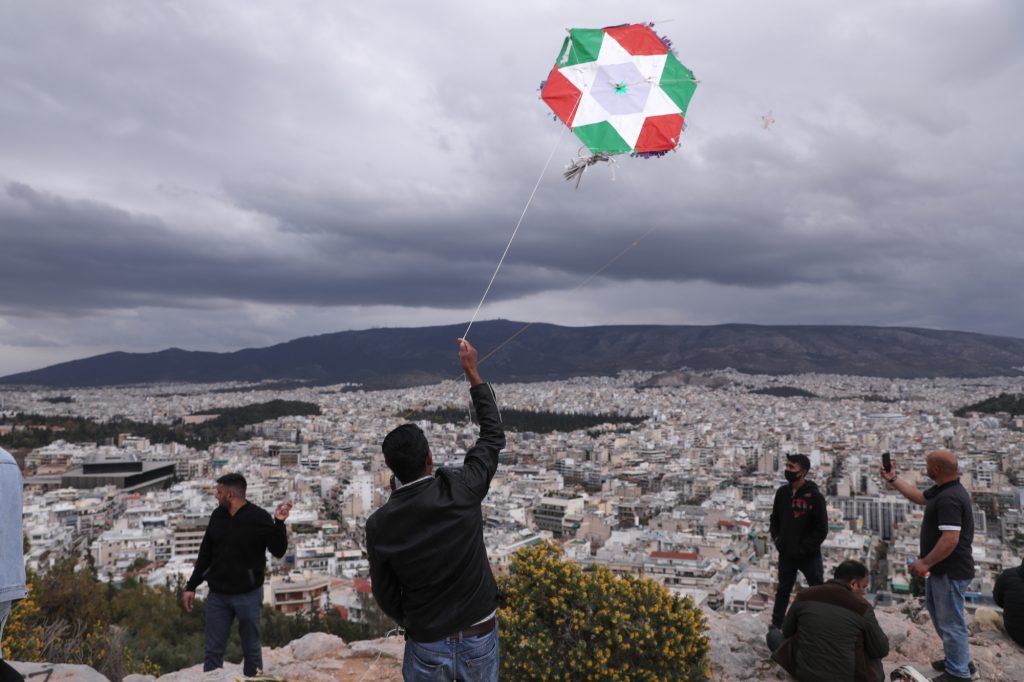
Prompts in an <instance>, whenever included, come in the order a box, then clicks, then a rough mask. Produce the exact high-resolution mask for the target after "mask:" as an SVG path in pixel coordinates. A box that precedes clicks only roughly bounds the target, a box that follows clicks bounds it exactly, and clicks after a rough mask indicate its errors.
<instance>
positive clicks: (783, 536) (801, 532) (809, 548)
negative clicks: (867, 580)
mask: <svg viewBox="0 0 1024 682" xmlns="http://www.w3.org/2000/svg"><path fill="white" fill-rule="evenodd" d="M810 470H811V460H810V459H809V458H808V457H807V455H786V471H785V476H786V481H787V483H786V485H784V486H781V487H780V488H779V489H778V490H777V491H775V503H774V504H773V505H772V516H771V523H770V527H769V532H770V533H771V536H772V542H773V543H775V548H776V549H777V550H779V585H778V587H777V588H776V589H775V608H774V609H773V610H772V630H778V629H780V628H781V627H782V622H783V620H784V619H785V617H786V608H787V607H788V606H789V595H790V594H791V593H792V591H793V585H794V584H795V583H796V573H797V571H800V572H801V573H803V574H804V579H806V580H807V584H808V585H821V584H822V583H823V582H824V581H825V576H824V572H825V571H824V566H823V565H822V562H821V543H822V542H824V541H825V537H826V536H827V535H828V514H827V512H826V510H825V497H824V496H823V495H822V494H821V492H820V491H819V490H818V486H816V485H815V484H814V482H813V481H808V480H807V472H808V471H810ZM772 634H773V633H771V632H769V639H770V640H771V639H773V637H772ZM777 639H778V640H781V637H777Z"/></svg>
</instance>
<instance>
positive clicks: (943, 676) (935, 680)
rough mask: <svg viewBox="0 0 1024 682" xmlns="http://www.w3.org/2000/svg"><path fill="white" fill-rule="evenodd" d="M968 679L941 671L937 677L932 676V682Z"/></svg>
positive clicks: (966, 680)
mask: <svg viewBox="0 0 1024 682" xmlns="http://www.w3.org/2000/svg"><path fill="white" fill-rule="evenodd" d="M970 679H971V678H970V677H957V676H956V675H950V674H949V673H942V674H941V675H939V676H938V677H933V678H932V682H970Z"/></svg>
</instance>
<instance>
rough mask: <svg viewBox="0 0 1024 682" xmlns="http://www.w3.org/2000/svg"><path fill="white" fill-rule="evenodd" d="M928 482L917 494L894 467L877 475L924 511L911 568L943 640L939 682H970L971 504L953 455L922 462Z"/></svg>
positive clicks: (934, 455) (938, 453)
mask: <svg viewBox="0 0 1024 682" xmlns="http://www.w3.org/2000/svg"><path fill="white" fill-rule="evenodd" d="M925 465H926V467H927V473H928V478H930V479H932V480H933V481H935V485H933V486H932V487H931V488H928V490H925V491H923V492H922V491H920V490H918V489H917V486H915V485H914V484H913V483H911V482H909V481H905V480H903V479H902V478H899V476H897V474H896V467H892V468H890V469H884V468H883V469H881V470H880V473H881V476H882V478H883V479H884V480H885V481H887V482H888V483H890V484H891V485H892V487H894V488H896V490H898V491H899V492H900V494H901V495H903V497H905V498H907V499H908V500H910V501H911V502H913V503H914V504H922V505H925V507H924V521H923V522H922V523H921V543H920V554H921V555H920V558H919V559H917V561H914V562H913V563H912V564H910V571H911V573H914V574H916V575H927V580H925V588H924V598H925V606H927V607H928V615H930V616H931V618H932V625H933V626H934V627H935V632H937V633H938V635H939V638H940V639H942V650H943V653H944V654H945V658H944V659H943V660H939V661H933V662H932V667H933V668H935V669H936V670H940V671H942V674H941V675H939V676H938V677H935V678H932V679H933V680H938V681H939V682H956V681H957V680H970V679H971V677H972V676H973V674H974V673H975V668H974V663H973V662H971V655H970V650H969V648H968V644H967V620H966V618H965V617H964V593H965V592H966V591H967V588H968V587H969V586H970V584H971V580H973V579H974V556H973V554H972V551H971V548H972V545H973V543H974V504H973V502H972V501H971V495H970V493H968V492H967V489H966V488H964V486H963V485H962V484H961V483H960V472H959V469H958V467H957V461H956V455H954V454H953V453H952V452H949V451H948V450H935V451H933V452H929V453H928V455H927V456H926V457H925Z"/></svg>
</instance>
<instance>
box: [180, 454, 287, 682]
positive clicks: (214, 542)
mask: <svg viewBox="0 0 1024 682" xmlns="http://www.w3.org/2000/svg"><path fill="white" fill-rule="evenodd" d="M245 489H246V482H245V477H244V476H242V474H225V475H224V476H221V477H220V478H218V479H217V492H216V496H217V508H216V509H215V510H213V513H212V514H211V515H210V522H209V525H207V527H206V533H205V534H204V535H203V542H202V544H201V545H200V546H199V556H198V557H197V558H196V564H195V569H194V570H193V571H192V577H191V578H189V579H188V583H187V584H186V585H185V594H183V595H182V597H181V602H182V604H183V605H184V606H185V610H186V611H188V612H189V613H192V608H193V607H194V606H195V601H196V588H197V587H199V584H200V583H202V582H203V581H204V580H205V581H206V582H207V583H208V584H209V586H210V596H209V597H208V598H207V600H206V656H205V659H204V660H203V671H204V672H208V671H210V670H216V669H217V668H222V667H223V666H224V651H225V650H226V649H227V645H228V635H229V634H230V633H231V623H232V622H233V621H234V620H235V618H237V619H238V636H239V637H240V638H241V640H242V661H243V662H242V671H243V672H244V673H245V675H246V677H251V676H253V675H256V674H258V673H260V672H261V671H262V669H263V645H262V642H261V636H262V633H263V626H262V621H261V617H262V615H263V571H264V568H265V567H266V564H267V550H270V553H271V554H273V555H274V556H275V557H278V558H281V557H283V556H284V553H285V550H287V549H288V532H287V530H285V526H284V522H285V520H286V519H287V518H288V513H289V512H290V511H291V508H292V503H291V502H285V503H283V504H279V505H278V506H277V509H276V510H275V511H274V515H273V517H271V515H270V514H269V513H267V512H266V511H265V510H263V509H261V508H260V507H257V506H256V505H255V504H252V503H251V502H249V501H248V500H246V499H245Z"/></svg>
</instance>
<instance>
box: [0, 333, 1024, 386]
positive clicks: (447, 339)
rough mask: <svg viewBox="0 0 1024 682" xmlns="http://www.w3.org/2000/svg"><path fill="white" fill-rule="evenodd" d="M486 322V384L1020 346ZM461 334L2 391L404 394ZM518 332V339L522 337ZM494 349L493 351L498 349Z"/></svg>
mask: <svg viewBox="0 0 1024 682" xmlns="http://www.w3.org/2000/svg"><path fill="white" fill-rule="evenodd" d="M525 326H526V325H524V324H523V323H520V322H510V321H506V320H495V321H490V322H478V323H476V324H475V325H473V328H472V330H471V334H470V339H471V340H472V341H473V343H474V345H476V346H477V348H478V349H479V350H480V354H481V357H482V358H483V357H486V356H487V355H488V354H490V353H491V352H494V355H493V357H488V358H487V359H486V360H485V362H484V363H483V369H484V371H485V374H486V376H487V378H488V379H491V380H495V381H540V380H551V379H561V378H566V377H572V376H588V375H589V376H594V375H610V374H615V373H617V372H619V371H621V370H624V369H635V370H647V371H655V372H660V371H671V370H678V369H680V368H683V367H688V368H690V369H692V370H696V371H702V370H714V369H724V368H727V367H732V368H733V369H736V370H739V371H742V372H748V373H759V374H796V373H810V372H817V373H827V374H852V375H864V376H878V377H894V378H896V377H898V378H914V377H936V376H956V377H980V376H997V375H1020V374H1022V373H1024V339H1014V338H1005V337H998V336H986V335H982V334H971V333H966V332H954V331H938V330H930V329H912V328H898V327H849V326H758V325H746V324H727V325H717V326H709V327H696V326H652V325H646V326H640V325H635V326H608V327H560V326H556V325H551V324H534V325H530V326H529V327H527V328H526V329H525V331H524V327H525ZM464 331H465V327H464V326H463V325H450V326H443V327H422V328H394V329H369V330H364V331H346V332H337V333H334V334H323V335H320V336H310V337H305V338H300V339H296V340H294V341H289V342H287V343H282V344H278V345H275V346H270V347H267V348H247V349H244V350H239V351H235V352H231V353H211V352H200V351H186V350H181V349H177V348H170V349H167V350H163V351H160V352H156V353H123V352H116V353H107V354H104V355H97V356H95V357H91V358H85V359H82V360H74V361H71V362H65V363H61V364H57V365H52V366H50V367H46V368H43V369H38V370H34V371H30V372H22V373H19V374H12V375H9V376H6V377H2V378H0V384H22V385H38V386H111V385H122V384H135V383H159V382H168V383H170V382H195V383H212V382H225V381H240V382H259V381H280V380H301V381H306V382H310V383H315V384H335V383H343V382H355V383H361V384H364V385H366V386H367V387H370V388H384V387H397V386H409V385H414V384H422V383H431V382H434V381H438V380H440V379H445V378H452V377H456V376H459V374H460V373H459V371H458V367H457V364H456V362H455V359H454V356H455V353H454V350H455V339H456V338H457V337H458V336H460V335H461V334H462V333H464ZM520 332H521V333H520ZM499 347H500V348H499Z"/></svg>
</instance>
